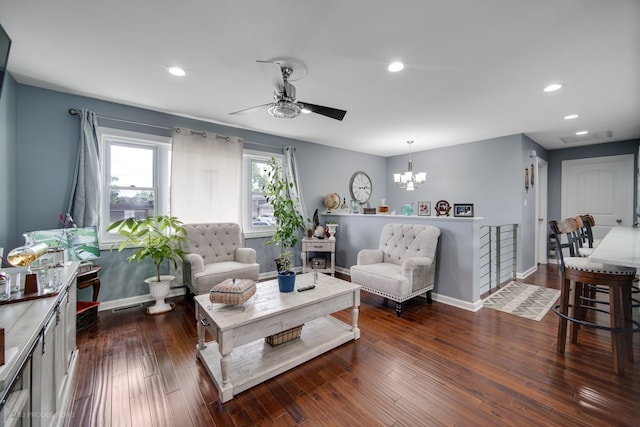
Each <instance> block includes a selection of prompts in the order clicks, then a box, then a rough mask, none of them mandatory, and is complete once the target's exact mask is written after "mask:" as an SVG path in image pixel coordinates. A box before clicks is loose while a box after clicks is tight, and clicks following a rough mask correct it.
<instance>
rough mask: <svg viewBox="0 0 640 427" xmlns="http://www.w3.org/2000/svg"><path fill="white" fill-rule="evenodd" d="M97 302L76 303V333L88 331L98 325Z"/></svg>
mask: <svg viewBox="0 0 640 427" xmlns="http://www.w3.org/2000/svg"><path fill="white" fill-rule="evenodd" d="M99 305H100V303H99V302H97V301H78V302H77V303H76V330H77V331H78V332H80V331H84V330H85V329H89V328H90V327H92V326H94V325H95V324H96V323H98V306H99Z"/></svg>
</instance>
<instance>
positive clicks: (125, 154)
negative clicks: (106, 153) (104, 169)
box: [108, 145, 153, 187]
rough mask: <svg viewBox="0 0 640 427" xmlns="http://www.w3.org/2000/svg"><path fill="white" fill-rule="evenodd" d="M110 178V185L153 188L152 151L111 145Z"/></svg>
mask: <svg viewBox="0 0 640 427" xmlns="http://www.w3.org/2000/svg"><path fill="white" fill-rule="evenodd" d="M110 176H111V182H110V183H108V184H110V185H117V186H119V187H153V149H151V148H138V147H127V146H122V145H111V170H110Z"/></svg>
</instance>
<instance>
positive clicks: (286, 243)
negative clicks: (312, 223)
mask: <svg viewBox="0 0 640 427" xmlns="http://www.w3.org/2000/svg"><path fill="white" fill-rule="evenodd" d="M292 187H293V183H288V184H287V182H286V180H285V178H284V174H283V171H282V167H281V166H280V164H279V163H278V162H277V161H276V159H275V158H273V157H272V158H271V160H270V161H269V163H268V169H267V183H266V184H264V185H263V186H262V194H263V195H264V197H265V198H266V201H267V203H269V204H270V205H271V207H272V208H273V217H274V218H275V221H276V229H275V233H274V234H273V236H271V239H270V240H269V241H267V244H268V245H272V244H277V245H280V257H279V258H277V259H276V260H275V261H276V265H277V267H278V284H279V285H280V291H281V292H291V291H293V288H294V285H295V273H294V272H293V271H291V266H292V256H293V254H292V252H291V248H293V247H294V246H295V245H296V243H298V229H300V228H303V229H304V227H305V225H306V224H308V223H309V221H308V220H305V219H304V218H303V217H302V214H300V212H298V210H297V209H296V205H295V204H296V203H297V202H298V200H295V199H294V200H292V199H291V198H290V197H289V189H290V188H292Z"/></svg>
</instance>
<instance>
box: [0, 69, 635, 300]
mask: <svg viewBox="0 0 640 427" xmlns="http://www.w3.org/2000/svg"><path fill="white" fill-rule="evenodd" d="M69 108H88V109H91V110H94V111H96V112H97V113H98V114H99V115H103V116H112V117H120V118H126V119H128V120H133V121H138V122H144V123H152V124H156V125H161V126H167V127H176V126H179V127H189V128H192V129H197V130H204V131H208V132H216V133H220V134H231V135H237V136H239V137H240V138H243V139H244V140H245V141H247V144H246V147H247V148H251V149H257V150H263V151H265V150H268V151H271V152H274V151H278V150H277V149H267V148H265V147H263V146H259V145H255V146H252V145H251V144H250V142H251V141H253V142H257V143H263V144H270V145H274V146H278V147H280V146H285V145H292V146H294V147H295V148H296V155H297V158H298V163H299V168H300V179H301V186H302V193H303V194H304V196H305V203H306V207H307V215H308V216H309V217H310V216H311V215H312V214H313V211H314V210H315V209H320V210H321V211H322V209H323V206H322V199H323V197H324V195H326V194H327V193H333V192H336V193H338V194H339V195H340V196H341V197H344V198H346V199H347V200H349V199H350V194H349V188H348V185H349V179H350V177H351V175H352V174H353V172H355V171H356V170H363V171H365V172H367V173H368V174H369V175H370V177H371V179H372V181H373V194H372V197H371V202H372V205H373V206H377V205H378V204H379V202H380V199H381V198H386V199H387V203H388V204H389V205H390V207H391V209H395V210H399V209H400V207H401V206H402V205H403V204H405V203H409V202H413V203H414V204H415V203H416V202H418V201H431V202H432V204H433V203H435V202H436V201H437V200H440V199H445V200H448V201H449V202H450V203H451V204H453V203H473V204H474V205H475V213H476V215H477V216H482V217H484V218H485V219H484V221H483V223H485V224H492V225H498V224H505V223H518V224H521V227H520V231H519V233H520V242H521V246H520V248H519V250H518V252H519V256H518V268H519V271H525V270H527V269H528V268H530V267H532V266H533V263H534V259H535V257H534V254H533V245H528V244H525V242H532V241H533V239H532V236H533V233H534V230H535V229H534V220H535V213H534V212H533V205H534V193H533V192H532V191H531V190H530V191H529V192H528V193H527V192H525V190H524V185H523V179H524V178H523V172H524V168H525V167H527V166H528V165H529V164H530V160H531V159H529V157H528V151H529V150H531V149H535V150H536V151H537V153H538V155H539V156H540V157H542V158H545V156H548V158H547V160H548V161H549V216H550V217H553V215H554V214H555V215H557V214H559V212H560V209H559V188H560V177H559V162H560V161H561V160H562V159H564V158H579V157H592V156H598V155H606V154H602V153H603V152H608V153H609V154H620V153H633V154H634V155H635V154H637V148H638V141H628V142H624V143H611V144H603V146H602V147H600V146H594V147H593V148H590V147H580V148H577V149H574V150H575V151H567V150H558V152H555V151H551V152H549V153H547V152H546V150H544V149H543V148H542V147H540V146H539V145H537V144H536V143H534V142H533V141H531V140H530V139H529V138H527V137H526V136H523V135H512V136H505V137H500V138H494V139H490V140H486V141H478V142H474V143H469V144H464V145H459V146H454V147H448V148H440V149H434V150H429V151H423V152H417V153H414V154H413V160H414V169H415V170H416V171H426V172H427V173H428V177H427V183H426V185H425V186H424V187H423V188H421V189H419V190H416V191H414V192H413V193H408V192H406V191H405V190H400V189H397V188H396V187H395V185H394V184H393V182H392V178H391V174H392V173H393V172H398V171H404V170H405V169H406V166H407V160H408V149H407V154H406V155H400V156H394V157H390V158H382V157H378V156H373V155H368V154H363V153H357V152H353V151H349V150H342V149H338V148H332V147H326V146H321V145H318V144H313V143H309V142H306V141H300V140H293V139H287V138H282V137H278V136H274V135H267V134H263V133H258V132H251V131H247V130H242V129H234V128H229V127H225V126H221V125H217V124H214V123H209V122H203V121H199V120H193V119H188V118H184V117H179V116H173V115H170V114H164V113H158V112H154V111H149V110H145V109H141V108H134V107H129V106H125V105H120V104H115V103H112V102H107V101H101V100H97V99H92V98H87V97H82V96H76V95H70V94H66V93H61V92H55V91H50V90H45V89H40V88H36V87H32V86H26V85H20V84H16V83H15V81H14V80H13V79H12V78H11V76H8V77H7V81H6V82H5V87H4V90H3V94H2V98H1V99H0V126H1V127H0V178H1V182H0V200H1V201H2V204H1V206H0V240H2V244H3V245H4V246H5V247H6V248H7V251H8V250H9V249H11V248H13V247H15V246H18V245H20V244H22V243H23V239H22V233H23V232H24V231H28V230H34V229H48V228H56V227H58V226H59V224H58V214H59V213H61V212H65V211H66V209H67V205H68V198H69V185H70V184H69V183H70V181H71V174H72V171H73V165H74V161H75V157H76V147H77V143H78V138H79V131H78V127H79V126H78V118H77V117H75V116H70V115H69V114H68V112H67V111H68V109H69ZM101 124H103V125H106V126H114V127H120V128H123V129H128V130H134V131H143V132H150V133H156V134H162V135H168V132H167V131H161V130H157V129H154V128H149V127H138V126H126V125H123V124H121V123H115V122H108V121H106V120H102V121H101ZM394 143H396V142H394ZM556 189H557V192H558V193H556V192H555V191H556ZM524 200H527V202H528V203H527V206H528V207H527V208H525V207H524ZM556 212H557V213H556ZM338 233H340V232H338ZM266 240H267V239H265V238H262V239H248V240H247V242H246V244H247V246H249V247H253V248H255V249H256V250H257V251H258V258H259V262H260V265H261V271H263V272H266V271H272V270H273V269H274V266H273V261H272V260H273V259H274V258H276V256H277V248H274V247H272V246H266V245H265V242H266ZM296 252H298V257H297V259H296V264H297V265H299V264H300V259H299V251H296ZM126 255H128V253H123V254H118V253H115V252H113V253H110V252H109V251H103V253H102V256H101V258H100V261H99V263H100V264H101V265H103V267H104V270H103V273H102V276H101V277H102V282H103V286H102V289H101V294H100V299H101V300H102V301H109V300H114V299H119V298H125V297H127V296H135V295H142V294H146V293H147V292H148V290H147V288H146V286H145V285H144V283H142V279H143V278H144V277H147V276H150V275H151V274H150V273H149V271H150V270H149V266H146V265H137V264H125V266H124V268H123V265H122V263H123V260H124V258H125V257H126ZM343 267H349V266H343ZM86 291H87V292H90V290H86ZM80 296H81V298H82V297H84V295H80Z"/></svg>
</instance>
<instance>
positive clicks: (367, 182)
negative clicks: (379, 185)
mask: <svg viewBox="0 0 640 427" xmlns="http://www.w3.org/2000/svg"><path fill="white" fill-rule="evenodd" d="M349 190H350V191H351V197H352V198H353V200H356V201H358V203H360V204H364V203H367V201H369V198H370V197H371V191H372V185H371V178H369V175H367V174H366V173H364V172H362V171H357V172H354V174H353V175H351V182H349Z"/></svg>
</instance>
